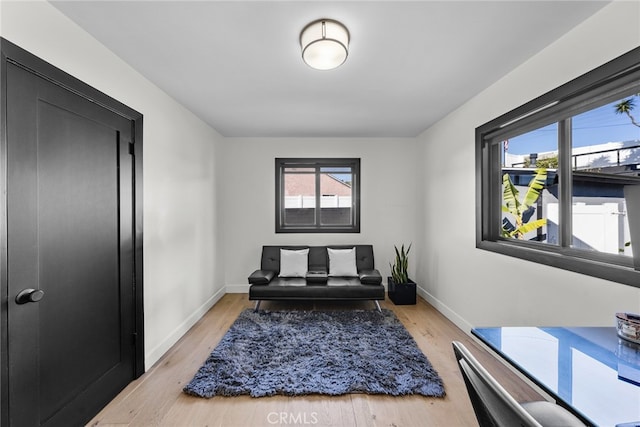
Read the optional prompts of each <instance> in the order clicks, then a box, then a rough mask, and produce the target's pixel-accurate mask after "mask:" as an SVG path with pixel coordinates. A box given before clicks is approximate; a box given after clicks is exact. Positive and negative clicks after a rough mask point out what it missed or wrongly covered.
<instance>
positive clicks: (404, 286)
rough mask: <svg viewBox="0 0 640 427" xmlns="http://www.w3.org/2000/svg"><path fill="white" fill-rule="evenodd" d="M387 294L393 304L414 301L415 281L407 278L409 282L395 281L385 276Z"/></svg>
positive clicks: (411, 302)
mask: <svg viewBox="0 0 640 427" xmlns="http://www.w3.org/2000/svg"><path fill="white" fill-rule="evenodd" d="M387 294H388V295H389V299H390V300H391V301H393V303H394V304H395V305H409V304H415V303H416V282H414V281H413V280H411V279H409V283H396V282H394V281H393V278H391V277H387Z"/></svg>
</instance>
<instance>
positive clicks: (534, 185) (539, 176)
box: [518, 168, 547, 212]
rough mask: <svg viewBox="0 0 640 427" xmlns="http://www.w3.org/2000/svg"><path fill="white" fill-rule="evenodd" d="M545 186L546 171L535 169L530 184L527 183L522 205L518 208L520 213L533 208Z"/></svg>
mask: <svg viewBox="0 0 640 427" xmlns="http://www.w3.org/2000/svg"><path fill="white" fill-rule="evenodd" d="M546 184H547V169H545V168H539V169H536V175H535V176H534V177H533V178H532V179H531V182H529V188H528V190H527V194H526V195H525V196H524V200H523V202H522V205H520V206H519V207H518V209H519V210H520V212H524V211H526V210H527V209H529V207H530V206H533V205H534V204H535V203H536V201H537V200H538V197H540V194H542V190H543V189H544V187H545V185H546Z"/></svg>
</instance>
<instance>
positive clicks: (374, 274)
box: [358, 270, 382, 285]
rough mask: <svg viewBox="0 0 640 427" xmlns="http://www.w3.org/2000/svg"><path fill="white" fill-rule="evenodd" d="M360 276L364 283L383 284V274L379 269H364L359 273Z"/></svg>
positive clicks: (361, 281)
mask: <svg viewBox="0 0 640 427" xmlns="http://www.w3.org/2000/svg"><path fill="white" fill-rule="evenodd" d="M358 278H359V279H360V283H362V284H363V285H380V284H382V275H381V274H380V272H379V271H378V270H362V271H361V272H359V273H358Z"/></svg>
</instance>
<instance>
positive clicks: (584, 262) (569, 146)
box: [476, 48, 640, 287]
mask: <svg viewBox="0 0 640 427" xmlns="http://www.w3.org/2000/svg"><path fill="white" fill-rule="evenodd" d="M639 58H640V48H636V49H634V50H632V51H630V52H628V53H626V54H625V55H623V56H621V57H619V58H617V59H615V60H613V61H611V62H608V63H607V64H605V65H603V66H601V67H598V68H597V69H595V70H593V71H590V72H589V73H587V74H585V75H583V76H581V77H578V78H577V79H575V80H572V81H571V82H569V83H567V84H565V85H563V86H561V87H559V88H557V89H554V90H553V91H551V92H548V93H546V94H544V95H542V96H540V97H538V98H536V99H534V100H533V101H531V102H529V103H527V104H525V105H523V106H521V107H519V108H516V109H515V110H513V111H511V112H509V113H507V114H504V115H503V116H501V117H498V118H497V119H495V120H492V121H490V122H488V123H486V124H484V125H482V126H480V127H479V128H477V129H476V177H477V184H476V197H477V206H478V211H477V215H476V217H477V224H476V225H477V227H476V229H477V232H476V246H477V247H478V248H481V249H486V250H490V251H494V252H499V253H503V254H506V255H511V256H515V257H519V258H522V259H527V260H530V261H534V262H538V263H542V264H547V265H552V266H555V267H559V268H564V269H567V270H572V271H577V272H580V273H584V274H588V275H591V276H595V277H600V278H604V279H608V280H613V281H617V282H620V283H626V284H629V285H633V286H638V287H640V61H639Z"/></svg>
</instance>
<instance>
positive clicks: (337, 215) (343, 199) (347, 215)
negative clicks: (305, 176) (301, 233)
mask: <svg viewBox="0 0 640 427" xmlns="http://www.w3.org/2000/svg"><path fill="white" fill-rule="evenodd" d="M322 171H323V172H325V171H326V172H327V173H321V174H320V193H321V197H320V224H322V225H351V224H352V211H351V209H352V202H351V198H352V191H351V186H352V181H353V175H352V174H351V168H322Z"/></svg>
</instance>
